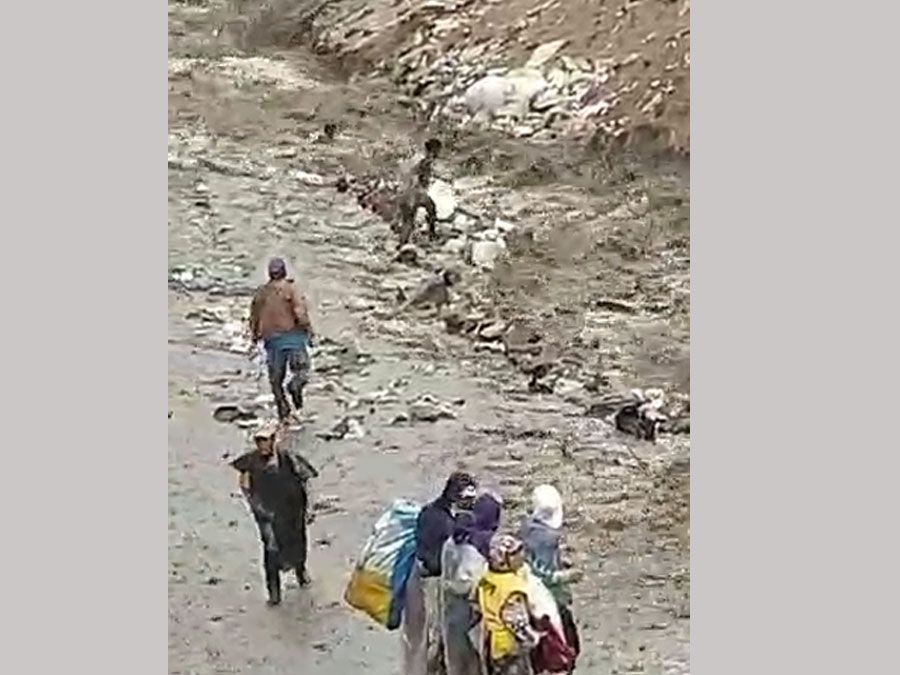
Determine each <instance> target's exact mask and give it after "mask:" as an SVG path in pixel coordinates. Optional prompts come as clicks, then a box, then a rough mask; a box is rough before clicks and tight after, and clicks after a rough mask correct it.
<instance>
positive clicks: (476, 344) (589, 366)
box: [168, 4, 690, 675]
mask: <svg viewBox="0 0 900 675" xmlns="http://www.w3.org/2000/svg"><path fill="white" fill-rule="evenodd" d="M226 11H227V8H226V7H224V6H220V5H211V6H207V5H198V4H170V5H169V26H170V38H169V56H170V58H169V149H168V152H169V224H168V227H169V251H170V253H169V289H170V290H169V411H170V418H169V422H168V424H169V514H170V517H169V671H170V672H171V673H198V674H199V673H225V672H237V673H286V672H304V673H323V674H327V673H333V674H336V675H337V674H343V673H350V672H357V669H359V668H366V669H367V671H368V672H370V673H373V675H375V674H377V675H382V674H383V675H387V674H389V673H397V672H399V653H400V652H399V644H398V636H397V635H396V634H389V633H385V632H383V631H381V630H379V629H377V628H374V627H373V626H372V625H370V623H369V622H367V620H365V619H364V618H361V617H360V616H358V615H355V614H353V613H352V612H351V611H350V610H348V609H347V608H346V607H344V606H343V605H342V603H341V595H342V592H343V588H344V584H345V582H346V579H347V575H348V573H349V570H350V566H351V561H352V558H353V556H354V555H355V553H356V552H357V550H358V548H359V547H360V545H361V544H362V542H363V540H364V538H365V536H366V534H367V531H368V529H369V527H370V526H371V524H372V522H373V520H374V518H375V517H376V516H377V514H378V513H379V512H380V511H381V510H382V509H383V508H384V507H385V505H386V504H387V503H388V502H389V501H390V500H391V499H393V498H396V497H400V496H404V497H411V498H418V499H425V498H427V497H428V496H430V495H432V494H434V493H435V491H437V490H438V489H439V487H440V484H441V483H442V481H443V479H444V477H445V476H446V474H447V473H448V472H449V471H450V470H451V469H453V468H456V467H460V466H461V467H465V468H467V469H469V470H472V471H474V472H476V473H477V474H478V475H479V476H480V477H481V478H482V481H483V482H484V483H485V484H486V485H489V486H494V487H496V488H497V489H499V490H500V491H501V493H502V494H503V496H504V498H505V499H506V500H507V502H508V505H509V509H508V511H507V512H506V515H505V519H506V520H505V524H506V525H507V526H509V527H515V526H516V525H517V523H518V520H519V518H520V517H521V514H522V513H523V509H524V508H525V506H526V501H527V496H528V493H529V491H530V489H531V488H532V487H533V486H534V485H536V484H538V483H540V482H544V481H550V482H553V483H554V484H556V485H557V486H558V487H559V488H560V491H561V492H562V493H563V496H564V498H565V499H566V507H567V515H566V522H567V532H568V540H567V550H566V555H567V557H568V559H569V560H571V561H572V563H573V564H574V565H575V566H576V567H577V568H579V569H580V570H582V571H583V578H582V580H581V581H580V582H579V583H578V584H577V585H576V587H575V592H576V606H575V611H576V616H577V618H578V621H579V625H580V627H581V631H582V634H583V640H584V644H585V645H586V647H585V655H584V657H583V659H582V661H581V663H580V666H579V672H584V673H687V672H688V671H689V614H690V609H689V586H690V576H689V569H688V566H689V563H688V560H689V521H688V506H689V492H688V489H689V488H688V484H689V479H688V469H689V445H690V441H689V436H687V435H684V434H680V435H673V434H663V436H662V437H661V438H660V440H659V441H658V442H657V443H656V444H649V443H645V442H640V441H637V440H635V439H633V438H630V437H626V436H623V435H621V434H619V433H618V432H616V431H615V430H614V429H613V428H612V427H611V426H610V424H609V423H608V421H607V420H605V419H603V418H602V417H596V416H589V415H586V414H585V411H586V410H587V409H589V408H590V405H591V403H592V402H593V401H596V400H598V399H602V398H603V397H604V396H606V395H608V394H616V393H620V392H623V391H627V389H628V388H630V387H635V386H641V387H646V386H651V385H652V386H659V387H662V388H663V389H664V390H665V391H666V392H667V394H668V395H669V400H670V401H674V403H673V404H672V405H673V406H674V407H675V408H679V407H680V409H682V412H683V409H684V408H686V407H687V404H686V396H685V395H686V394H687V391H688V387H689V378H688V375H687V373H688V364H689V361H688V356H687V355H688V340H689V333H688V311H689V284H688V278H689V277H688V274H689V253H688V244H687V237H688V230H687V222H686V216H685V215H684V210H685V208H686V204H687V203H688V202H687V186H686V179H685V178H684V176H683V175H680V174H679V173H678V172H677V171H675V170H673V169H672V168H671V167H667V166H660V165H654V168H653V169H652V170H650V169H646V170H643V169H641V165H635V166H630V165H629V166H625V165H624V164H616V165H615V166H613V167H612V168H606V169H602V168H599V167H601V166H602V163H600V162H596V163H592V160H591V158H590V157H587V156H586V155H584V154H583V150H580V149H578V148H572V147H568V146H566V145H565V144H562V143H561V144H559V145H558V146H555V147H553V148H547V147H541V148H535V147H529V146H527V145H525V144H523V143H519V142H513V141H508V140H506V139H502V138H498V137H494V136H489V135H474V134H472V135H458V136H453V137H452V138H453V142H452V143H451V144H450V147H449V157H448V158H447V162H446V169H445V170H446V171H448V172H449V173H451V174H452V175H453V176H454V178H455V179H456V180H457V188H458V189H457V198H458V200H459V202H460V204H461V205H463V206H464V207H465V208H466V209H467V210H469V211H472V212H474V213H476V214H483V216H484V219H485V220H487V221H490V222H493V221H494V220H495V219H496V218H498V217H502V218H503V220H504V222H509V223H510V224H511V227H512V231H511V232H509V233H508V239H509V255H508V260H506V261H500V262H498V264H497V266H496V268H495V269H494V270H493V271H486V270H476V269H475V268H473V267H471V266H468V265H466V264H465V262H463V261H462V260H460V259H459V256H458V254H457V252H456V249H455V248H454V247H453V246H452V245H449V242H450V241H451V240H453V239H454V238H456V239H458V238H459V237H460V236H469V235H467V234H466V232H465V231H464V230H465V228H466V227H470V228H475V226H474V225H472V224H471V223H468V224H467V223H465V222H459V221H454V222H453V223H447V224H444V225H442V239H441V241H438V242H435V243H429V242H425V241H420V243H419V250H420V257H421V262H420V263H419V264H418V265H409V264H401V263H399V262H394V261H393V260H392V257H393V243H394V242H393V238H392V235H390V233H389V230H388V227H387V226H386V224H385V223H383V222H381V221H380V220H379V219H377V218H375V217H373V216H371V215H367V214H365V213H363V212H361V211H360V210H359V209H358V207H357V206H356V204H355V203H354V202H353V200H352V199H349V198H348V197H347V196H345V195H339V194H338V193H336V192H335V191H334V190H333V189H332V188H331V187H330V182H331V181H332V180H333V179H334V178H335V177H336V176H337V175H339V174H340V173H342V172H344V171H348V170H349V171H352V172H360V171H367V170H371V169H373V168H379V167H384V166H388V165H390V162H391V161H393V160H394V159H395V158H396V157H398V156H400V155H402V154H403V153H404V152H405V151H406V150H407V149H408V148H409V147H410V143H411V140H410V137H411V136H413V138H412V141H415V140H417V139H419V138H420V137H421V134H422V133H424V131H425V130H424V128H423V127H422V125H421V122H417V121H416V120H414V119H412V117H411V112H410V110H409V109H408V108H407V107H405V106H403V105H400V104H399V103H398V100H399V99H398V97H397V96H396V92H395V91H394V90H392V88H391V85H390V83H387V82H383V81H379V80H377V79H363V80H360V79H356V81H354V83H353V84H349V83H348V81H347V80H346V79H342V78H341V77H339V75H338V74H337V73H336V72H335V71H334V70H333V69H332V67H331V65H330V63H329V62H328V60H327V58H326V57H323V56H322V55H313V54H310V53H309V52H307V51H306V50H305V49H304V48H303V46H302V45H299V46H294V47H292V48H291V49H290V50H289V51H282V52H279V51H272V50H260V49H257V50H254V51H253V53H252V54H246V53H242V52H241V51H240V50H239V49H237V48H236V47H235V46H234V44H233V43H231V44H229V42H227V41H224V40H222V34H221V32H220V30H218V29H220V28H221V26H222V17H223V16H225V15H226V14H225V13H226ZM325 108H327V110H328V115H334V114H337V113H336V111H341V110H342V111H343V113H341V119H342V128H341V131H340V133H339V134H338V137H337V139H336V140H335V141H334V142H333V143H330V144H328V143H319V142H317V140H316V139H317V135H318V133H319V132H320V131H321V128H322V125H323V119H324V117H325V114H324V113H323V112H322V111H323V110H324V109H325ZM410 130H412V131H410ZM473 157H475V158H477V160H478V161H477V162H473V161H472V158H473ZM476 164H477V166H476ZM472 236H478V235H477V232H476V233H475V234H474V235H472ZM275 253H278V254H282V255H285V256H286V257H287V258H288V259H289V260H290V262H291V263H292V265H293V266H294V268H295V270H296V272H297V278H298V283H299V284H300V285H301V286H302V287H303V288H304V289H305V290H306V292H307V293H308V296H309V298H310V300H311V301H312V303H313V307H314V312H315V314H314V316H315V319H316V321H317V323H318V326H319V333H320V334H321V336H322V339H321V340H320V344H319V345H318V346H317V349H316V351H315V353H314V364H315V374H314V381H313V383H312V384H311V385H310V388H309V395H308V408H309V409H308V411H307V417H306V420H305V424H304V425H303V428H302V429H301V430H300V431H298V432H297V433H296V434H295V435H294V436H293V442H294V443H296V444H297V447H298V449H300V450H302V452H304V453H305V454H306V455H307V456H308V457H309V458H310V459H311V460H312V461H313V463H314V464H316V465H317V466H318V467H319V469H320V470H321V477H320V478H319V479H318V480H317V481H316V484H315V486H314V490H315V493H314V500H315V514H316V520H315V522H314V523H313V524H312V526H311V529H310V536H311V541H312V547H311V560H310V571H311V574H312V576H313V579H314V584H313V586H312V587H311V588H310V589H308V590H305V591H302V592H301V591H300V590H299V589H297V588H296V586H294V585H293V581H292V580H291V581H289V582H288V584H289V585H288V589H287V592H286V601H285V603H284V604H283V605H282V606H281V607H279V608H277V609H270V608H267V607H266V606H265V604H264V590H263V588H262V579H261V570H260V566H259V548H258V545H257V541H256V534H255V529H254V526H253V524H252V521H251V519H250V517H249V515H248V513H247V510H246V508H245V506H244V505H243V503H242V501H241V499H240V498H239V496H238V495H237V488H236V477H235V475H234V473H233V471H232V470H231V469H230V468H229V467H228V466H227V460H228V458H229V457H232V456H234V455H235V454H237V453H239V452H241V451H242V450H243V449H244V448H245V447H246V445H247V428H252V425H253V424H255V423H257V422H258V420H249V421H247V422H246V423H245V424H244V426H245V427H247V428H242V427H241V426H240V425H238V424H232V423H222V422H218V421H216V420H215V419H214V418H213V416H212V413H213V411H214V410H215V409H216V407H217V406H219V405H221V404H225V403H240V404H242V405H246V406H248V407H253V405H257V404H254V403H253V402H254V401H257V403H258V404H259V405H261V406H265V405H266V404H267V399H266V394H267V387H266V384H265V379H260V378H259V376H258V375H259V373H258V370H257V368H256V366H255V364H253V363H251V362H250V361H249V360H248V359H247V357H246V356H244V355H243V354H242V353H240V352H241V351H242V350H243V345H244V343H243V340H242V339H241V336H240V329H241V322H242V320H243V316H244V315H245V313H246V306H247V303H248V301H249V297H248V293H249V292H250V291H251V289H252V287H253V286H254V285H255V284H257V283H259V282H260V281H261V280H262V270H263V268H264V264H265V261H266V258H267V257H268V256H269V255H272V254H275ZM448 262H454V264H457V265H458V266H459V267H460V269H461V270H462V272H463V275H464V280H463V284H462V287H461V289H460V290H459V292H458V294H457V303H456V305H457V311H458V312H459V313H460V314H461V316H463V317H465V318H467V319H469V321H470V323H472V324H473V325H474V326H475V328H474V329H473V330H471V331H470V332H469V334H467V335H451V334H448V332H447V331H446V329H445V325H444V322H442V321H440V320H438V319H437V318H435V317H434V316H432V315H430V314H428V313H411V314H407V315H401V316H399V317H390V311H391V310H392V308H393V307H395V306H396V301H397V300H396V296H397V289H405V290H409V289H410V288H411V287H412V286H414V285H415V283H416V282H418V281H419V280H420V279H421V278H422V277H423V275H424V274H425V273H426V272H427V270H428V269H429V268H431V267H433V266H436V265H439V264H446V263H448ZM498 324H499V325H500V326H501V327H502V328H503V329H504V330H506V331H507V332H506V337H504V339H503V340H497V339H494V338H495V336H494V335H493V334H494V333H497V332H498V331H497V330H494V329H495V328H496V326H497V325H498ZM513 335H517V336H519V339H520V341H521V342H523V343H527V344H529V345H533V346H534V345H536V349H535V350H532V352H530V353H529V354H527V355H526V356H522V355H521V352H520V351H516V350H514V349H511V348H510V347H511V346H515V344H514V343H515V342H516V340H514V339H513V338H512V337H511V336H513ZM541 359H543V360H544V361H546V362H547V363H548V364H549V366H548V367H547V369H546V370H547V373H548V374H547V376H546V378H545V386H543V387H539V388H538V389H537V390H536V389H535V388H532V389H529V387H528V379H529V378H528V376H527V375H526V374H525V373H524V372H523V370H527V369H528V367H529V365H530V366H533V365H534V362H535V361H536V360H537V361H539V360H541ZM426 395H427V396H429V397H430V398H429V399H428V401H426V403H424V404H423V403H420V404H419V405H418V406H417V405H411V403H414V402H415V401H416V400H417V399H420V398H421V397H422V396H426ZM411 410H412V412H413V413H416V412H421V411H422V410H425V411H427V412H429V413H430V415H431V416H434V417H439V418H440V419H437V420H436V421H426V420H419V419H416V415H415V414H412V415H411V414H410V412H411ZM270 414H271V410H270V409H269V410H263V411H262V412H261V413H260V415H261V416H265V415H270ZM426 417H429V415H426ZM341 422H343V424H341ZM336 427H337V428H336ZM329 432H332V433H329Z"/></svg>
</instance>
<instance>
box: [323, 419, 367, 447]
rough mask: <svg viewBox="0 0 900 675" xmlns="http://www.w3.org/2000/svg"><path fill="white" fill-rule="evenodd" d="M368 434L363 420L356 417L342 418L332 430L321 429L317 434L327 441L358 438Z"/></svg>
mask: <svg viewBox="0 0 900 675" xmlns="http://www.w3.org/2000/svg"><path fill="white" fill-rule="evenodd" d="M365 435H366V431H365V429H364V428H363V425H362V422H361V421H360V420H359V419H358V418H356V417H351V416H349V415H348V416H347V417H343V418H341V419H340V420H339V421H338V422H337V423H336V424H335V425H334V426H333V427H332V428H331V429H330V430H328V431H320V432H318V433H317V434H316V436H318V437H319V438H321V439H323V440H326V441H340V440H344V439H348V440H356V439H360V438H362V437H363V436H365Z"/></svg>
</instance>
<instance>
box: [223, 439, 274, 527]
mask: <svg viewBox="0 0 900 675" xmlns="http://www.w3.org/2000/svg"><path fill="white" fill-rule="evenodd" d="M231 466H233V467H234V468H235V470H236V471H237V472H238V486H239V487H240V489H241V494H243V495H244V499H246V500H247V504H248V505H249V506H250V510H251V511H252V512H253V515H254V516H256V517H257V518H258V519H260V520H263V521H269V520H272V519H273V518H274V514H273V513H272V512H271V511H269V510H268V509H267V508H266V507H265V506H263V503H262V501H260V499H259V497H258V496H257V495H256V493H255V492H254V491H253V481H252V479H251V477H250V455H249V453H248V454H244V455H241V456H240V457H238V458H237V459H236V460H234V461H233V462H232V463H231Z"/></svg>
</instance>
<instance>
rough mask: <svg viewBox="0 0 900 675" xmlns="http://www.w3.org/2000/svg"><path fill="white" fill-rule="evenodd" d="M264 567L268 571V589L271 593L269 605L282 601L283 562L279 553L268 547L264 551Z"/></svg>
mask: <svg viewBox="0 0 900 675" xmlns="http://www.w3.org/2000/svg"><path fill="white" fill-rule="evenodd" d="M263 567H264V569H265V573H266V591H267V592H268V594H269V600H268V604H269V605H273V606H274V605H278V604H280V603H281V562H280V561H279V560H278V554H277V553H275V552H274V551H270V550H268V549H266V550H265V551H264V552H263Z"/></svg>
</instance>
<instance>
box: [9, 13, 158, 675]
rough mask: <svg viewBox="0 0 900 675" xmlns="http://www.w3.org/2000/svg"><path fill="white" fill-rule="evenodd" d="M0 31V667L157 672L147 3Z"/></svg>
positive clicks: (154, 23) (154, 203)
mask: <svg viewBox="0 0 900 675" xmlns="http://www.w3.org/2000/svg"><path fill="white" fill-rule="evenodd" d="M3 25H4V31H3V40H2V47H0V49H2V64H3V65H2V71H3V78H2V85H0V86H2V88H3V89H2V104H0V109H2V111H3V112H2V127H3V142H2V146H0V147H2V150H0V153H2V164H3V167H4V183H5V185H4V189H3V190H2V200H0V203H2V206H3V212H4V213H3V235H4V240H5V241H4V242H3V245H2V247H0V248H2V256H3V265H2V269H3V274H4V277H5V283H4V293H3V296H4V297H3V309H4V313H5V321H4V330H3V333H4V334H5V336H6V339H5V340H4V343H5V344H4V350H3V351H4V358H3V361H2V364H3V391H4V405H5V410H4V414H3V427H2V428H3V431H4V434H3V436H4V437H3V457H4V460H5V461H4V465H5V466H4V469H3V476H4V480H3V484H4V488H3V490H2V494H3V509H2V511H3V514H4V527H3V535H4V543H3V555H2V560H3V562H2V568H3V581H4V586H3V591H2V594H0V607H2V612H3V614H4V625H3V633H4V638H3V640H2V642H3V650H2V651H3V672H6V673H15V674H17V675H26V674H31V673H34V674H39V675H50V674H53V673H74V672H88V673H97V674H105V673H110V674H112V673H118V674H122V673H141V674H142V673H164V672H166V670H167V666H166V663H167V654H166V651H167V650H166V639H167V638H166V635H167V631H166V602H167V601H166V597H167V593H166V581H167V580H166V564H165V563H166V546H167V544H166V541H167V537H166V460H165V457H166V453H165V447H166V433H167V432H166V427H165V426H164V421H163V420H164V419H165V412H166V410H164V407H165V398H164V397H165V396H166V370H167V367H166V360H167V357H166V352H165V347H164V346H165V344H166V303H167V296H166V283H165V277H166V262H165V261H166V257H167V250H166V249H167V245H166V239H167V237H166V208H167V206H166V204H167V200H166V124H167V117H166V87H167V84H166V77H167V74H166V73H167V70H166V63H165V61H166V41H167V37H166V35H167V32H166V7H165V5H164V4H163V3H161V2H147V3H135V2H110V1H109V0H101V1H99V2H88V3H53V4H52V5H44V4H41V3H17V4H13V5H6V6H4V14H3Z"/></svg>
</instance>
